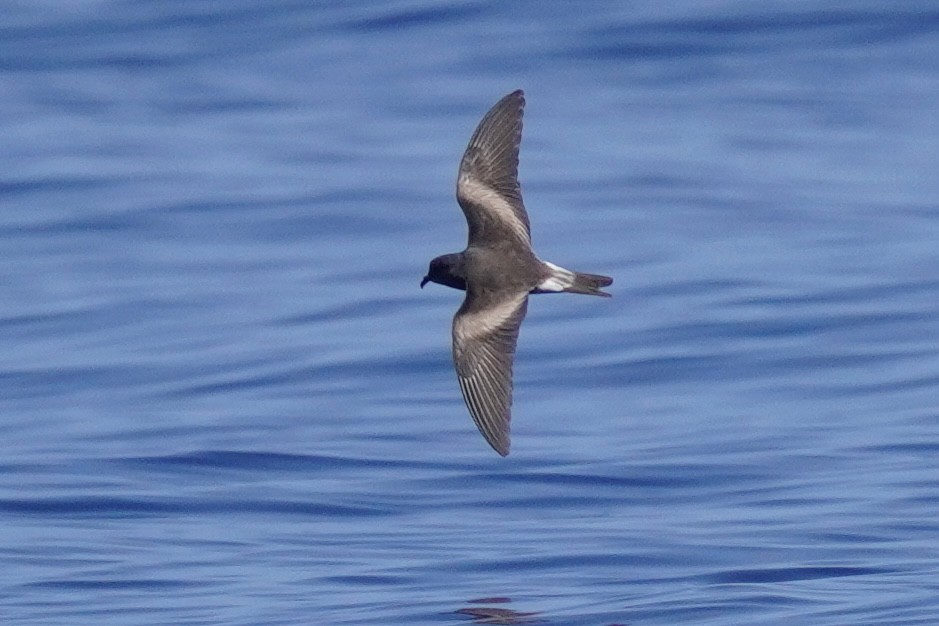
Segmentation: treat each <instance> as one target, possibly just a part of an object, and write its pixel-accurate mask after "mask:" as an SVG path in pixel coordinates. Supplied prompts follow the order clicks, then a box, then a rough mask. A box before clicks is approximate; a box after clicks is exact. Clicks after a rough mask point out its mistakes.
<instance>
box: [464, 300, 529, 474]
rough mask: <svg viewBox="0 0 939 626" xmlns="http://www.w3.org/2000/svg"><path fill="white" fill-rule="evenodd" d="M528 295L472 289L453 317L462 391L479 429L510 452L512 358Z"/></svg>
mask: <svg viewBox="0 0 939 626" xmlns="http://www.w3.org/2000/svg"><path fill="white" fill-rule="evenodd" d="M527 310H528V293H527V292H520V293H513V294H509V295H508V296H507V297H504V298H502V299H487V298H484V297H481V296H478V295H474V294H473V292H467V294H466V299H465V300H464V301H463V306H461V307H460V310H459V311H457V313H456V315H455V316H454V318H453V362H454V364H455V365H456V375H457V380H459V383H460V391H462V392H463V399H464V400H465V401H466V406H467V408H469V412H470V415H471V416H472V418H473V421H474V422H476V426H477V428H479V432H481V433H482V435H483V437H485V438H486V441H488V442H489V445H491V446H492V447H493V448H494V449H495V451H496V452H498V453H499V454H501V455H502V456H505V455H507V454H508V453H509V421H510V420H511V418H512V410H511V409H512V362H513V360H514V359H515V345H516V343H517V342H518V331H519V328H520V327H521V325H522V320H523V319H525V313H526V311H527Z"/></svg>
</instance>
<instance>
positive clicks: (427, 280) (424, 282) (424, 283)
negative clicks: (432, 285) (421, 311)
mask: <svg viewBox="0 0 939 626" xmlns="http://www.w3.org/2000/svg"><path fill="white" fill-rule="evenodd" d="M429 282H430V276H425V277H424V280H422V281H421V289H423V288H424V285H426V284H427V283H429Z"/></svg>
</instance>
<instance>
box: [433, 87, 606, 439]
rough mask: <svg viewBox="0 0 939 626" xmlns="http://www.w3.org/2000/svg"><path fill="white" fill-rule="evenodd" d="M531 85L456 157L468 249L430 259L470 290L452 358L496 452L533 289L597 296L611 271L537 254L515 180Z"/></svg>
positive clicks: (458, 318) (505, 434)
mask: <svg viewBox="0 0 939 626" xmlns="http://www.w3.org/2000/svg"><path fill="white" fill-rule="evenodd" d="M524 107H525V95H524V94H523V93H522V91H521V90H518V91H513V92H512V93H510V94H509V95H507V96H505V97H504V98H502V99H501V100H499V101H498V102H497V103H496V105H495V106H494V107H492V109H490V110H489V112H488V113H486V115H485V117H483V119H482V121H481V122H479V126H477V127H476V132H474V133H473V137H472V138H471V139H470V142H469V146H467V148H466V152H465V153H464V154H463V160H462V161H460V171H459V174H458V177H457V183H456V198H457V201H458V202H459V203H460V207H461V208H462V209H463V213H464V214H465V215H466V221H467V223H468V224H469V243H468V244H467V246H466V250H464V251H463V252H457V253H455V254H444V255H443V256H439V257H437V258H436V259H434V260H433V261H431V262H430V268H429V269H428V271H427V276H425V277H424V280H423V281H421V287H423V286H424V285H425V284H427V282H428V281H430V282H435V283H439V284H441V285H446V286H448V287H453V288H454V289H462V290H465V291H466V298H465V299H464V300H463V305H462V306H461V307H460V309H459V310H458V311H457V312H456V315H455V316H454V317H453V362H454V364H455V365H456V374H457V379H458V380H459V383H460V390H461V391H462V392H463V399H464V400H465V401H466V406H467V407H468V408H469V412H470V415H471V416H472V417H473V421H474V422H476V426H477V427H478V428H479V432H481V433H482V435H483V437H485V438H486V441H488V442H489V445H491V446H492V447H493V448H494V449H495V451H496V452H498V453H499V454H501V455H502V456H505V455H507V454H508V453H509V420H510V419H511V417H512V414H511V407H512V361H513V359H514V357H515V345H516V343H517V342H518V331H519V327H520V326H521V324H522V320H523V319H524V318H525V312H526V310H527V309H528V294H530V293H551V292H559V291H566V292H568V293H585V294H590V295H594V296H607V297H609V295H610V294H608V293H605V292H603V291H601V290H600V287H605V286H607V285H609V284H611V283H612V282H613V279H612V278H610V277H608V276H599V275H597V274H582V273H580V272H572V271H570V270H566V269H564V268H563V267H558V266H557V265H554V264H553V263H547V262H545V261H542V260H541V259H539V258H538V257H537V256H535V253H534V251H532V248H531V233H530V228H529V225H528V214H527V213H526V212H525V205H524V204H523V203H522V191H521V189H520V187H519V184H518V148H519V145H520V144H521V141H522V109H524Z"/></svg>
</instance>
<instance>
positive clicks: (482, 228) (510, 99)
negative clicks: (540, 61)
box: [456, 90, 531, 246]
mask: <svg viewBox="0 0 939 626" xmlns="http://www.w3.org/2000/svg"><path fill="white" fill-rule="evenodd" d="M524 108H525V95H524V94H523V93H522V91H521V90H518V91H513V92H512V93H510V94H509V95H507V96H505V97H504V98H502V99H501V100H499V101H498V102H497V103H496V105H495V106H494V107H492V108H491V109H490V110H489V112H488V113H486V115H485V117H483V119H482V121H481V122H479V126H477V127H476V132H474V133H473V137H472V138H471V139H470V142H469V145H468V146H467V147H466V152H465V153H463V160H462V161H461V162H460V173H459V176H458V177H457V183H456V197H457V200H458V201H459V203H460V207H461V208H462V209H463V213H464V214H465V215H466V221H467V223H468V224H469V243H470V245H473V244H474V243H476V242H479V241H482V240H483V239H484V238H485V239H495V240H501V239H504V238H507V237H508V238H514V239H516V240H518V241H519V242H520V243H523V244H524V245H527V246H530V245H531V233H530V230H531V229H530V227H529V224H528V214H527V213H526V212H525V205H524V204H523V203H522V190H521V188H520V187H519V184H518V148H519V145H520V144H521V142H522V110H523V109H524Z"/></svg>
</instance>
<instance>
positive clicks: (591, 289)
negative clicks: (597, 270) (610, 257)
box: [534, 261, 613, 298]
mask: <svg viewBox="0 0 939 626" xmlns="http://www.w3.org/2000/svg"><path fill="white" fill-rule="evenodd" d="M544 264H545V266H546V267H547V268H548V269H549V270H550V272H551V274H550V275H549V276H548V277H547V278H545V279H544V280H543V281H542V282H541V284H539V285H538V287H536V288H535V290H534V293H557V292H561V291H563V292H565V293H583V294H587V295H589V296H603V297H605V298H609V297H610V296H611V295H612V294H609V293H607V292H605V291H601V290H600V287H606V286H607V285H611V284H613V279H612V278H610V277H609V276H602V275H600V274H584V273H582V272H572V271H571V270H566V269H564V268H563V267H560V266H557V265H555V264H554V263H548V262H547V261H545V262H544Z"/></svg>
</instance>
